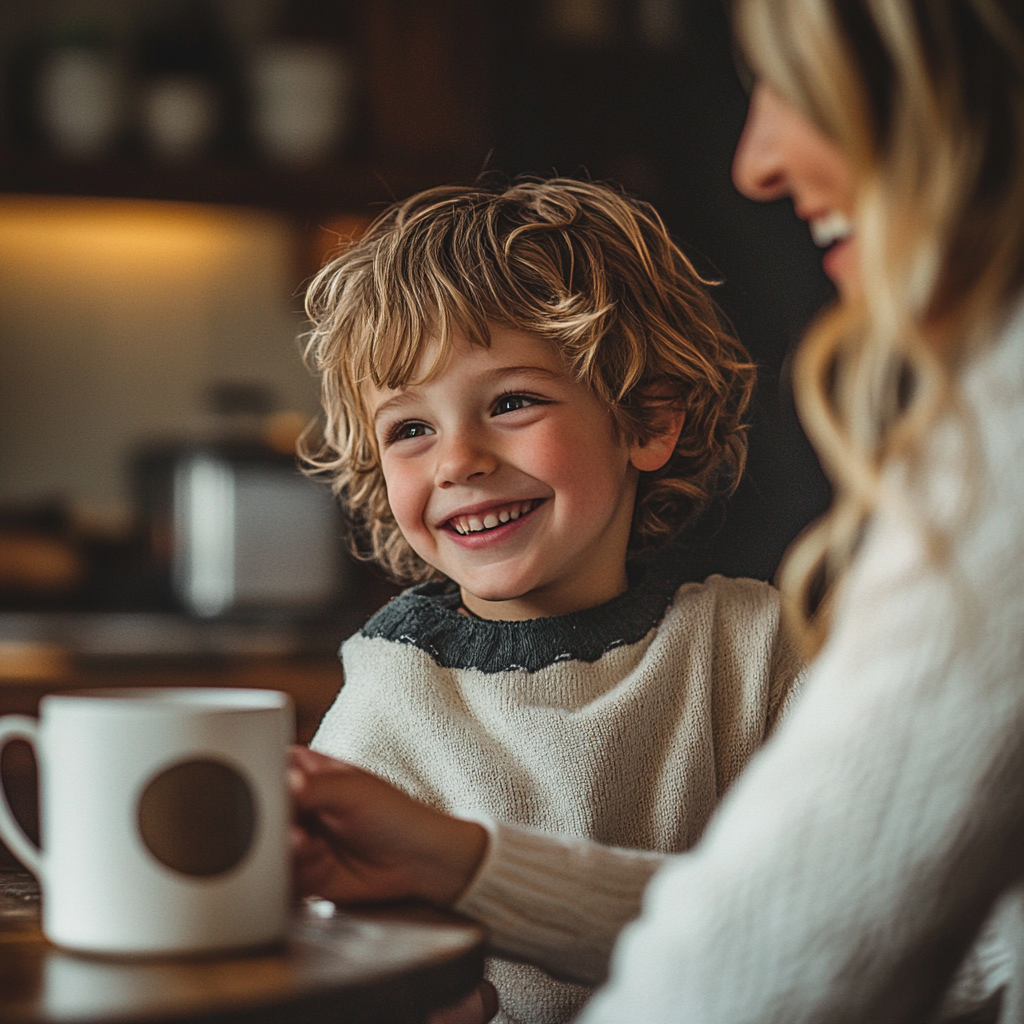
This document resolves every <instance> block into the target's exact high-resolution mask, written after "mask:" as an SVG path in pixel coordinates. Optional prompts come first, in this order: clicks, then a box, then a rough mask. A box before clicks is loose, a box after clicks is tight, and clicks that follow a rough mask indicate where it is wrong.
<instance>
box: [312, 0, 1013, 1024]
mask: <svg viewBox="0 0 1024 1024" xmlns="http://www.w3.org/2000/svg"><path fill="white" fill-rule="evenodd" d="M737 23H738V31H739V35H740V39H741V42H742V45H743V47H744V49H745V51H746V53H747V55H748V57H749V59H750V62H751V64H752V66H753V67H754V69H755V72H756V74H757V76H758V85H757V87H756V89H755V93H754V97H753V101H752V104H751V112H750V116H749V119H748V123H747V127H746V129H745V131H744V135H743V138H742V140H741V142H740V145H739V149H738V151H737V156H736V163H735V167H734V176H735V180H736V183H737V185H738V186H739V187H740V189H741V190H742V191H744V192H745V193H747V194H748V195H750V196H752V197H754V198H759V199H774V198H777V197H780V196H783V195H789V196H791V197H792V199H793V201H794V205H795V207H796V211H797V213H798V215H800V216H801V217H803V218H804V219H806V220H808V221H809V223H810V225H811V229H812V231H813V232H814V234H815V237H816V240H817V241H818V242H819V243H820V244H822V245H823V246H825V247H827V252H826V254H825V267H826V270H827V272H828V273H829V274H830V275H831V276H832V277H833V279H834V280H835V281H836V284H837V285H838V288H839V292H840V296H841V302H840V304H839V305H838V306H837V307H836V309H835V310H833V311H831V312H830V313H829V314H828V315H827V316H826V317H824V318H823V319H822V320H821V321H820V322H819V323H818V324H817V325H816V327H815V328H814V330H813V331H812V332H811V334H810V336H809V337H808V338H807V339H806V340H805V342H804V345H803V348H802V350H801V354H800V358H799V360H798V365H797V371H796V377H797V380H796V385H797V392H798V399H799V401H800V406H801V411H802V415H803V418H804V422H805V424H806V426H807V428H808V431H809V432H810V433H811V435H812V437H813V439H814V441H815V443H816V445H817V446H818V450H819V452H820V453H821V455H822V458H823V460H824V461H825V463H826V465H827V466H828V468H829V470H830V472H831V474H832V475H833V478H834V480H835V483H836V487H837V494H838V498H837V500H836V503H835V506H834V508H833V509H832V511H831V512H830V514H829V515H828V516H827V517H826V519H825V520H824V521H822V522H821V523H820V524H818V525H817V526H816V527H815V528H814V529H812V530H811V531H809V532H808V534H807V535H806V536H805V537H803V538H802V539H801V540H800V541H799V542H798V543H797V545H796V546H795V548H794V550H793V552H792V554H791V555H790V557H789V558H788V560H787V564H786V566H785V567H784V571H783V586H784V590H785V591H786V592H787V594H788V596H789V598H790V602H791V608H792V610H793V613H794V621H795V622H796V623H797V624H798V626H799V627H800V629H801V632H802V635H803V636H804V639H805V641H806V643H807V646H808V649H809V651H810V652H811V653H816V659H815V661H814V664H813V666H812V668H811V672H810V676H809V679H808V682H807V685H806V689H805V693H804V696H803V698H802V699H801V701H800V703H799V704H798V706H797V707H796V709H795V710H794V713H793V714H792V716H791V717H790V718H789V720H788V721H787V722H786V723H785V724H784V726H783V727H782V728H781V729H780V731H779V732H778V733H777V734H776V737H775V738H774V740H773V741H772V742H770V743H769V744H768V746H767V747H766V748H765V749H764V750H763V752H762V753H761V754H760V755H759V756H758V757H757V758H756V759H755V761H754V762H753V764H752V765H751V767H750V768H749V769H748V770H747V772H746V773H745V774H744V775H743V776H742V777H741V778H740V780H739V781H738V782H737V783H736V785H735V786H734V788H733V790H732V791H731V792H730V794H729V795H728V796H727V798H726V800H725V802H724V803H723V805H722V806H721V808H720V810H719V812H718V814H717V815H716V816H715V818H714V819H713V821H712V823H711V825H710V826H709V828H708V830H707V832H706V834H705V836H704V838H703V839H702V840H701V842H700V844H699V845H698V846H697V847H696V848H695V849H694V850H693V851H691V852H690V853H688V854H685V855H682V856H679V857H674V858H670V859H669V861H668V862H667V863H665V864H664V866H663V867H662V869H661V870H660V871H659V872H658V873H657V877H655V878H654V879H653V881H652V882H651V884H650V885H649V886H647V888H646V892H643V890H644V888H645V886H646V883H647V881H648V879H649V877H650V876H651V874H652V873H653V871H654V870H655V869H656V868H657V867H658V863H657V861H656V860H655V859H653V858H652V857H651V856H650V855H645V854H638V853H635V852H628V851H614V850H606V849H602V848H600V847H595V846H593V845H590V844H586V843H581V842H577V841H573V840H563V839H560V838H557V837H549V836H541V835H537V834H534V833H529V832H526V831H524V830H519V829H511V828H507V827H502V826H494V825H488V828H487V831H485V830H484V829H483V828H482V827H481V826H480V825H477V824H476V823H473V822H467V821H457V820H455V819H450V818H446V817H444V816H442V815H438V814H436V813H434V812H432V811H429V810H427V809H426V808H422V807H419V806H418V805H415V804H412V803H411V802H410V801H408V800H407V799H406V798H405V797H403V796H401V795H400V794H398V793H395V792H394V791H392V790H390V789H388V788H386V787H385V786H384V785H383V784H382V783H380V782H378V781H377V780H375V779H373V778H372V777H369V776H366V775H364V774H362V773H359V772H357V771H355V770H354V769H347V768H344V767H341V766H337V765H336V764H334V763H333V762H327V761H326V760H322V759H318V758H316V756H315V755H311V754H300V755H298V759H297V767H298V768H299V769H301V770H300V772H298V773H297V775H296V796H297V801H298V803H299V806H300V807H301V808H302V809H303V810H305V811H306V812H307V813H311V814H316V815H317V821H318V826H317V828H318V829H319V830H320V834H319V835H313V834H310V833H306V832H302V833H301V834H300V836H299V839H298V846H297V864H298V872H299V878H300V881H301V883H302V884H303V885H304V887H305V888H306V889H307V890H308V891H319V892H322V893H323V894H325V895H327V896H331V897H334V898H338V899H353V898H355V899H358V898H367V897H370V898H380V897H387V896H404V895H419V896H423V897H426V898H429V899H433V900H435V901H437V902H439V903H443V904H449V905H452V904H454V905H455V906H456V907H458V908H459V909H460V910H463V911H465V912H467V913H469V914H471V915H473V916H475V917H477V918H478V919H479V920H481V921H483V922H484V923H486V924H487V925H488V926H489V928H490V930H491V936H492V945H493V946H494V947H495V949H496V950H497V951H498V952H500V953H503V954H505V955H512V956H519V957H522V958H524V959H528V960H530V961H532V962H534V963H537V964H539V965H541V966H543V967H545V968H547V969H548V970H550V971H552V972H554V973H559V974H561V975H563V976H565V977H568V978H575V979H578V980H581V981H593V980H596V979H599V978H600V977H602V976H603V974H604V972H605V971H606V970H607V964H608V958H609V955H610V950H611V947H612V945H613V942H614V940H615V937H616V935H617V934H618V932H619V931H620V929H621V928H622V927H623V925H624V924H625V922H627V921H629V920H630V919H631V918H633V917H634V916H635V915H636V914H637V911H638V908H640V906H641V904H640V900H641V893H642V892H643V895H642V913H641V914H640V917H639V919H638V920H637V921H636V922H635V923H633V924H631V925H629V926H628V928H626V929H625V931H624V933H623V934H622V935H621V938H620V939H619V941H618V945H617V946H616V950H615V956H614V959H613V960H612V961H611V971H610V978H609V982H608V984H607V986H606V987H605V989H604V990H603V991H602V993H600V994H599V995H598V996H597V997H596V998H595V999H594V1001H593V1002H592V1004H591V1005H590V1007H589V1009H588V1011H587V1012H586V1013H585V1014H584V1017H583V1020H584V1021H586V1024H611V1022H633V1021H643V1022H651V1024H657V1022H662V1021H675V1020H680V1021H700V1022H702V1024H708V1022H717V1021H729V1022H738V1021H758V1022H768V1021H776V1020H778V1021H780V1022H781V1021H785V1022H787V1024H794V1022H800V1021H829V1022H840V1021H872V1022H879V1021H923V1020H926V1019H931V1018H933V1017H934V1016H936V1015H940V1016H946V1017H948V1016H955V1015H956V1014H957V1013H960V1012H962V1011H964V1009H965V1008H970V1009H971V1011H972V1012H974V1013H975V1018H974V1019H977V1020H982V1019H987V1020H997V1019H998V1020H1001V1021H1024V993H1022V991H1021V988H1022V985H1021V982H1022V980H1024V896H1022V890H1021V889H1019V888H1018V884H1019V883H1020V881H1021V879H1022V874H1024V570H1022V567H1024V470H1022V468H1021V467H1022V466H1024V308H1022V302H1021V299H1022V292H1024V9H1022V6H1021V4H1020V2H1019V0H930V2H927V3H926V2H916V0H740V4H739V8H738V11H737ZM324 836H326V837H328V838H326V839H325V838H324ZM986 1015H987V1016H986Z"/></svg>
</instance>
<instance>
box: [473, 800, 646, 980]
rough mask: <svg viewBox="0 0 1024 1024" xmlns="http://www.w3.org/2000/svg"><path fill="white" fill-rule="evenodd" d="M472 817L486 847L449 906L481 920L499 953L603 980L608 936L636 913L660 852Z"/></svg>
mask: <svg viewBox="0 0 1024 1024" xmlns="http://www.w3.org/2000/svg"><path fill="white" fill-rule="evenodd" d="M467 817H468V815H467ZM476 820H478V821H479V822H480V823H481V824H482V825H484V827H485V828H487V830H488V832H489V833H490V842H489V844H488V851H487V854H486V856H485V858H484V862H483V864H482V865H481V867H480V869H479V870H478V872H477V875H476V878H475V879H474V880H473V882H472V883H471V884H470V886H469V888H468V889H467V890H466V892H465V893H463V895H462V897H461V898H460V900H459V902H458V903H457V904H456V906H455V909H456V910H457V911H459V912H460V913H463V914H466V915H468V916H469V917H473V918H475V919H476V920H479V921H484V922H486V923H487V926H488V929H489V944H490V947H491V950H492V952H494V953H495V954H497V955H499V956H503V957H507V958H509V959H513V960H523V961H526V962H528V963H532V964H535V965H537V966H539V967H543V968H544V969H545V970H546V971H548V972H549V973H550V974H553V975H554V976H555V977H558V978H561V979H562V980H565V981H576V982H580V983H582V984H587V985H594V984H597V983H598V982H600V981H603V980H604V978H605V975H606V974H607V970H608V958H609V956H610V954H611V950H612V947H613V945H614V944H615V940H616V939H617V937H618V935H619V932H620V931H621V930H622V928H623V926H624V925H625V924H626V923H627V922H629V921H631V920H633V918H635V917H636V916H637V915H638V914H639V913H640V900H641V896H642V894H643V891H644V889H645V887H646V886H647V883H648V881H650V878H651V876H652V875H653V874H654V872H655V871H657V870H658V868H659V867H661V865H662V864H663V863H664V861H665V859H666V858H665V856H664V855H663V854H659V853H648V852H646V851H642V850H624V849H614V848H611V847H606V846H600V845H598V844H597V843H592V842H589V841H588V840H585V839H577V838H574V837H568V836H556V835H549V834H546V833H543V832H537V831H534V830H532V829H528V828H521V827H518V826H514V825H505V824H500V823H497V822H495V821H493V820H492V819H489V818H483V817H478V818H476Z"/></svg>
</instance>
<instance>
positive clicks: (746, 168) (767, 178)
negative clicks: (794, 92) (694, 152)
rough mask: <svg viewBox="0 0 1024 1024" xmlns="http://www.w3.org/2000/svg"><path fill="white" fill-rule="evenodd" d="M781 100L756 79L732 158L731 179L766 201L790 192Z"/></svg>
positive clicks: (752, 196) (750, 194)
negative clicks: (783, 137)
mask: <svg viewBox="0 0 1024 1024" xmlns="http://www.w3.org/2000/svg"><path fill="white" fill-rule="evenodd" d="M784 102H785V101H784V100H783V99H782V97H781V96H779V95H778V94H777V93H776V92H775V90H774V89H772V88H771V87H770V86H768V85H765V84H764V83H763V82H759V83H758V84H757V85H756V86H755V87H754V94H753V96H752V97H751V99H750V109H749V110H748V111H747V123H746V124H745V125H744V126H743V134H742V135H741V136H740V141H739V143H738V144H737V146H736V155H735V156H734V157H733V161H732V180H733V183H734V184H735V186H736V188H737V189H739V191H740V192H742V193H743V195H745V196H746V197H747V198H748V199H756V200H758V201H759V202H768V201H770V200H772V199H781V198H782V197H783V196H785V195H788V194H789V182H788V178H787V175H786V165H785V159H784V156H785V153H784V148H783V146H782V142H783V139H782V132H781V128H782V126H783V113H784V110H783V104H784Z"/></svg>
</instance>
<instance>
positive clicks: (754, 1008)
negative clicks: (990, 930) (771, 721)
mask: <svg viewBox="0 0 1024 1024" xmlns="http://www.w3.org/2000/svg"><path fill="white" fill-rule="evenodd" d="M1022 350H1024V345H1021V338H1020V337H1019V336H1018V337H1016V338H1015V339H1014V341H1013V347H1012V349H1010V348H1009V346H1004V347H1003V351H1002V353H999V354H997V356H996V357H995V358H990V359H986V362H987V363H988V365H987V367H986V368H985V372H982V373H979V374H977V375H976V376H974V379H973V380H970V379H969V380H968V381H967V384H968V386H967V387H966V388H965V397H966V399H967V401H965V402H964V403H963V406H962V408H961V410H960V412H959V413H958V415H959V416H966V417H969V419H968V421H967V422H969V423H970V430H964V429H963V422H964V421H963V420H957V419H956V418H951V419H950V420H948V421H947V422H946V423H944V424H942V425H939V426H938V427H937V428H936V430H935V431H934V432H933V434H932V436H931V439H930V443H929V446H928V449H927V452H926V458H925V462H924V464H923V466H922V467H921V469H920V471H919V472H918V473H916V474H911V473H909V472H906V473H903V472H900V471H894V472H893V473H891V474H889V475H888V476H887V479H886V486H887V487H888V488H889V490H888V492H887V494H886V495H885V498H884V501H883V503H882V505H881V506H880V509H879V512H878V513H877V514H876V517H875V522H874V523H873V525H872V527H871V530H870V531H869V534H868V536H867V538H866V540H865V542H864V546H863V549H862V551H861V552H860V555H859V556H858V560H857V564H856V565H855V566H854V568H853V570H852V572H851V574H850V577H849V579H848V581H847V584H846V589H845V594H844V596H843V599H842V601H841V604H840V607H839V608H838V611H837V619H836V623H835V626H834V629H833V632H832V635H831V637H830V640H829V642H828V644H827V646H826V647H825V649H824V650H823V652H822V654H821V655H820V656H819V658H818V660H817V662H816V663H815V664H814V666H813V667H812V669H811V671H810V673H809V676H808V680H807V684H806V686H805V688H804V692H803V694H802V697H801V699H800V701H799V702H798V703H797V705H796V706H795V707H794V709H793V712H792V714H791V715H789V717H788V718H787V719H786V720H785V721H784V722H782V723H781V724H780V726H779V728H778V730H777V732H776V734H775V736H774V738H773V739H772V741H770V742H769V743H768V744H767V745H766V746H765V748H764V749H763V750H762V751H761V753H760V754H759V755H758V756H757V757H756V758H755V760H754V762H753V763H752V765H751V767H750V770H749V771H747V772H746V773H744V775H743V776H741V778H740V779H739V780H738V781H737V783H736V784H735V786H734V787H733V789H732V790H731V791H730V793H729V795H728V796H727V797H726V799H725V801H724V802H723V804H722V806H721V808H720V810H719V813H718V814H717V815H716V817H715V818H714V819H713V820H712V822H711V825H710V826H709V829H708V831H707V833H706V834H705V837H704V839H703V840H702V842H701V843H700V844H699V846H698V847H697V848H695V850H694V851H693V852H692V853H690V854H686V855H683V856H681V857H677V858H673V859H672V860H671V861H670V862H669V863H668V864H667V865H666V866H665V868H664V869H663V870H662V871H661V872H660V873H659V874H658V875H657V876H656V877H655V878H654V879H653V881H652V882H651V885H650V886H649V887H648V890H647V892H646V893H645V896H644V908H643V913H642V915H641V917H640V918H639V919H638V920H637V921H636V922H634V923H633V924H631V925H629V926H627V927H626V929H625V931H624V933H623V936H622V940H621V942H620V944H619V945H618V947H617V949H616V952H615V956H614V958H613V961H612V968H611V980H610V983H609V985H608V986H607V988H606V989H605V990H604V991H603V992H602V993H601V994H599V995H598V996H597V997H596V998H595V1000H594V1001H593V1002H592V1003H591V1004H590V1006H589V1008H588V1010H587V1012H586V1013H585V1014H584V1017H583V1018H582V1019H583V1020H584V1021H585V1022H586V1024H626V1022H630V1021H636V1020H643V1021H645V1022H648V1024H663V1022H668V1021H681V1020H683V1021H700V1022H702V1024H754V1022H757V1024H775V1022H778V1024H783V1022H785V1024H812V1022H813V1024H818V1022H826V1021H827V1022H829V1024H844V1022H854V1021H857V1022H863V1021H873V1022H904V1021H921V1020H925V1019H929V1018H930V1017H931V1016H932V1015H933V1014H934V1013H935V1011H936V1009H937V1008H938V1005H939V1003H940V1001H941V999H942V995H943V992H944V991H945V990H947V989H948V987H949V983H950V979H951V978H952V977H953V974H954V972H955V970H956V969H957V966H958V964H960V963H961V962H963V960H964V954H965V951H966V950H967V949H968V947H969V945H970V943H971V942H972V941H973V940H974V939H975V937H976V936H977V935H978V933H979V931H980V929H981V927H982V925H983V923H984V920H985V919H986V917H987V916H988V915H989V912H990V911H991V909H992V907H993V906H994V905H995V904H996V902H997V900H999V899H1000V897H1001V896H1002V894H1004V893H1007V892H1010V891H1011V889H1012V886H1013V884H1014V882H1015V880H1016V879H1017V878H1018V877H1019V876H1020V874H1021V868H1022V860H1021V853H1020V851H1021V849H1022V848H1024V687H1022V686H1021V666H1022V665H1024V578H1022V574H1021V568H1020V567H1021V565H1024V474H1022V473H1021V472H1020V466H1021V465H1022V464H1024V416H1022V415H1021V408H1022V405H1024V393H1022V392H1024V386H1022V384H1024V380H1022V378H1024V370H1022V366H1021V362H1022V359H1021V353H1022ZM965 467H969V469H968V470H967V471H965ZM936 537H942V538H945V539H946V541H947V546H946V550H945V551H943V550H942V549H941V548H937V546H936V545H935V543H934V540H935V538H936ZM1015 955H1016V954H1015ZM1018 970H1019V968H1018ZM1007 998H1008V1006H1010V1007H1013V1008H1012V1009H1009V1010H1004V1016H1003V1019H1006V1020H1013V1021H1018V1020H1020V1019H1022V1018H1021V1017H1020V1015H1019V1013H1020V1005H1014V1004H1015V1003H1017V1002H1018V1001H1019V993H1017V994H1015V993H1014V991H1013V987H1012V985H1011V988H1010V991H1009V995H1008V997H1007Z"/></svg>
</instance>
